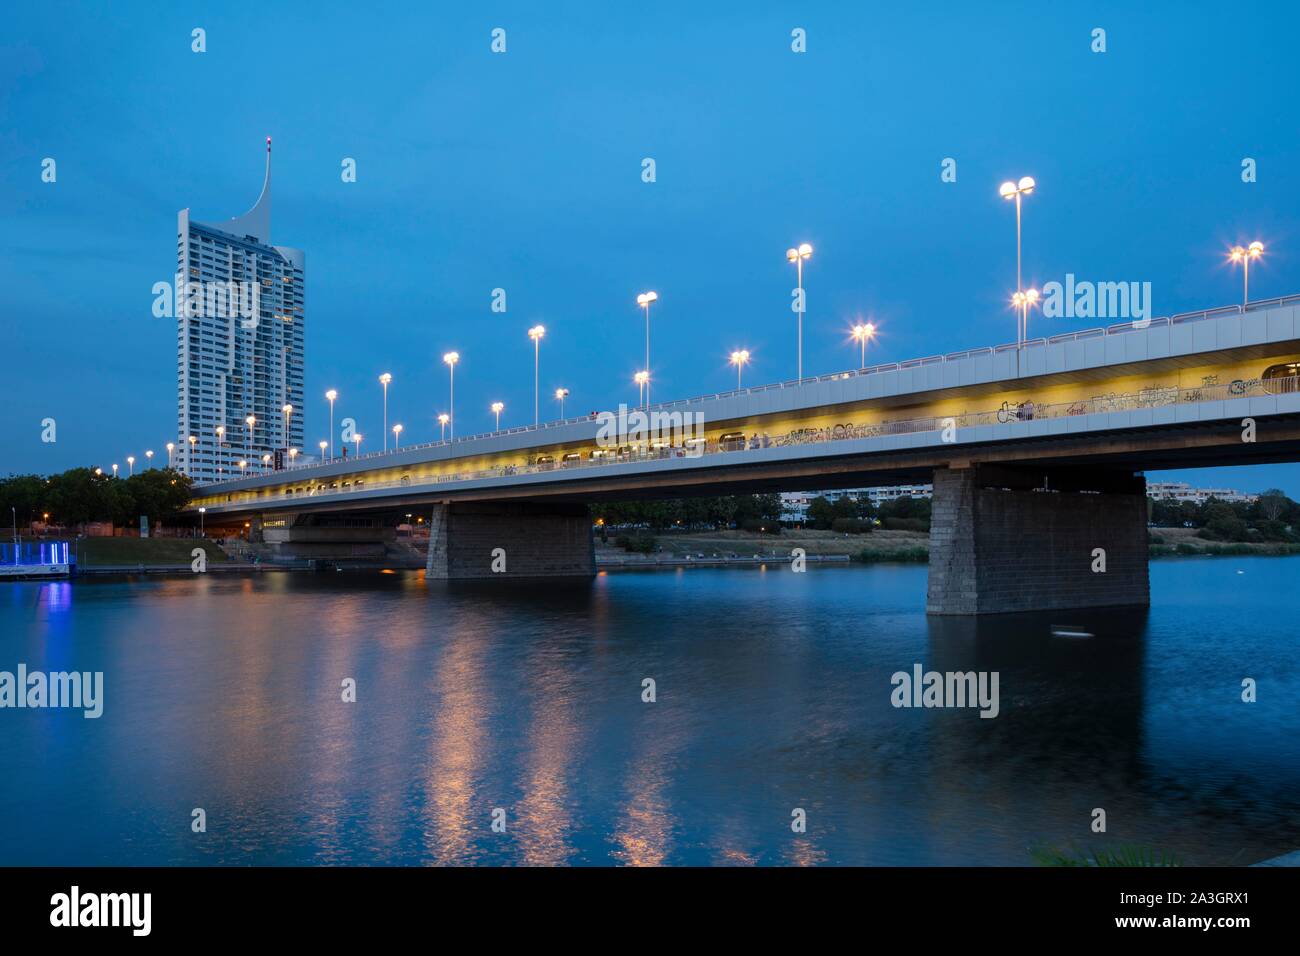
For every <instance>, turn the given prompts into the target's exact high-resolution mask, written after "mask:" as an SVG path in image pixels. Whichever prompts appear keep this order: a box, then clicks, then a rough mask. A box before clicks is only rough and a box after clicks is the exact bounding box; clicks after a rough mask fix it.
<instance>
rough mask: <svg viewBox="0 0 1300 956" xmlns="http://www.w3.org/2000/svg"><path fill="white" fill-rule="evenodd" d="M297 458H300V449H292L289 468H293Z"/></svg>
mask: <svg viewBox="0 0 1300 956" xmlns="http://www.w3.org/2000/svg"><path fill="white" fill-rule="evenodd" d="M297 457H298V449H296V448H290V449H289V467H290V468H292V467H293V466H294V460H295V459H296V458H297Z"/></svg>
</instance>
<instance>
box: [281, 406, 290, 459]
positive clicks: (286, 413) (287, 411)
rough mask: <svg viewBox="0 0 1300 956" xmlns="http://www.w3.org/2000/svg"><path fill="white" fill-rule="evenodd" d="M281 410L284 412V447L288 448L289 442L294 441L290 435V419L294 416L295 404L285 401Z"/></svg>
mask: <svg viewBox="0 0 1300 956" xmlns="http://www.w3.org/2000/svg"><path fill="white" fill-rule="evenodd" d="M280 411H282V412H284V447H285V448H288V447H289V442H290V441H292V439H291V438H290V437H289V420H290V419H291V418H293V406H292V405H290V404H289V403H288V402H285V403H284V405H283V406H282V407H281V408H280Z"/></svg>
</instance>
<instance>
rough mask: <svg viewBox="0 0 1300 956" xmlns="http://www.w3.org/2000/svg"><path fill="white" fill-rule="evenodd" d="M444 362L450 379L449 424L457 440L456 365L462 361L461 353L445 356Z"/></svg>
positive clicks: (452, 435) (448, 379)
mask: <svg viewBox="0 0 1300 956" xmlns="http://www.w3.org/2000/svg"><path fill="white" fill-rule="evenodd" d="M442 360H443V361H444V362H446V363H447V371H448V378H447V382H448V397H449V402H448V408H449V409H450V411H451V414H449V415H448V416H447V422H448V423H449V424H450V425H451V437H452V438H455V437H456V421H455V416H456V363H457V362H459V361H460V353H459V352H448V353H447V354H446V355H444V356H443V357H442Z"/></svg>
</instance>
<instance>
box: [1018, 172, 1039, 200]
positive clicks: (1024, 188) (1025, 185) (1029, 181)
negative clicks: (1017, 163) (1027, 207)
mask: <svg viewBox="0 0 1300 956" xmlns="http://www.w3.org/2000/svg"><path fill="white" fill-rule="evenodd" d="M1037 185H1038V184H1037V183H1036V182H1034V177H1033V176H1021V177H1020V182H1018V183H1016V188H1017V189H1018V190H1019V191H1020V192H1022V193H1024V194H1025V195H1026V196H1028V195H1029V194H1030V193H1031V192H1033V191H1034V187H1035V186H1037Z"/></svg>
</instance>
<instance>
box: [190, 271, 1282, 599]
mask: <svg viewBox="0 0 1300 956" xmlns="http://www.w3.org/2000/svg"><path fill="white" fill-rule="evenodd" d="M1298 382H1300V296H1289V297H1286V298H1282V299H1274V300H1269V301H1264V302H1256V303H1251V304H1250V305H1249V306H1247V307H1241V306H1231V307H1226V308H1222V309H1213V310H1208V311H1203V312H1196V313H1187V314H1183V315H1176V316H1171V317H1167V318H1157V319H1151V320H1149V322H1137V323H1133V322H1127V323H1121V324H1118V325H1112V326H1110V327H1107V328H1096V329H1087V330H1084V331H1080V332H1071V333H1067V334H1064V335H1057V336H1053V337H1051V338H1045V339H1043V338H1040V339H1034V340H1030V341H1029V342H1027V343H1024V345H1023V346H1022V347H1019V348H1018V347H1017V346H1015V345H1006V346H999V347H992V348H979V349H972V350H969V351H965V352H957V353H951V354H947V355H936V356H931V357H928V358H921V359H915V360H912V361H907V362H899V363H891V364H887V365H878V366H874V367H870V368H862V369H855V370H850V371H847V372H838V373H835V374H831V375H823V376H819V377H815V378H807V379H803V380H800V381H792V382H783V383H777V384H772V385H764V386H757V387H752V388H743V389H737V390H734V391H730V392H723V393H719V394H715V395H709V396H704V397H700V398H694V399H689V400H685V401H677V402H668V403H664V404H660V405H655V406H651V407H650V408H649V409H646V410H645V411H646V412H647V415H646V416H645V417H646V419H649V421H643V420H641V419H639V418H638V417H637V416H636V415H635V414H630V415H623V416H619V417H618V418H617V419H614V418H613V417H612V416H610V415H602V416H598V417H594V416H583V417H578V418H569V419H566V420H563V421H557V422H550V423H546V424H542V425H537V426H527V427H520V428H512V429H509V430H504V431H500V432H493V433H490V434H484V435H475V436H469V437H462V438H457V439H454V440H448V441H439V442H431V443H429V444H424V445H416V446H411V447H407V448H402V449H400V450H394V451H389V452H386V453H385V452H372V453H370V454H367V455H363V456H360V457H357V458H353V459H351V460H335V461H331V462H326V463H321V464H312V465H304V466H298V467H296V468H291V469H287V470H282V471H277V472H273V473H271V474H266V475H259V476H253V477H246V478H241V479H238V480H232V481H224V482H219V483H215V484H209V485H204V486H201V487H200V488H198V489H197V490H196V495H195V498H194V500H193V501H192V502H191V504H190V512H191V513H192V514H193V515H194V516H196V517H197V512H198V510H199V509H200V508H202V509H203V513H204V516H205V519H206V521H207V522H208V525H209V526H214V527H219V526H222V525H238V526H242V525H243V524H245V523H247V524H248V525H249V526H250V528H251V529H252V533H253V535H254V536H255V537H259V538H261V539H262V540H264V541H265V542H267V544H268V545H271V546H274V547H277V548H280V549H282V550H285V551H286V552H294V553H297V554H299V555H305V554H311V553H313V552H314V551H316V552H319V550H320V549H323V548H326V547H328V546H337V545H339V544H344V545H346V544H347V543H348V542H359V541H370V540H376V539H377V536H380V537H381V536H382V535H384V534H385V533H386V534H388V535H390V536H391V534H392V526H393V525H394V524H396V521H397V519H398V517H399V516H403V515H407V514H414V513H418V514H420V515H422V516H426V515H427V516H428V519H429V526H430V545H429V557H428V564H427V568H426V570H427V574H428V576H429V577H430V578H445V579H461V578H496V579H502V578H505V579H509V578H518V577H525V578H536V577H550V576H589V575H591V574H593V573H594V567H595V565H594V554H593V544H592V533H591V520H590V517H589V512H588V510H587V505H588V503H591V502H599V501H604V500H614V499H637V498H647V497H687V496H692V495H716V494H731V493H749V492H762V491H776V490H800V489H803V490H807V489H819V488H834V487H853V486H861V485H879V484H892V483H900V482H918V481H927V482H932V483H933V485H934V500H933V517H932V527H931V532H930V536H931V557H930V583H929V595H928V601H927V609H928V610H929V611H931V612H932V613H936V614H981V613H996V612H1005V611H1016V610H1033V609H1048V608H1074V607H1097V606H1120V605H1142V604H1146V603H1148V602H1149V586H1148V579H1147V531H1146V522H1147V506H1146V497H1145V478H1144V477H1143V472H1144V471H1145V470H1151V469H1165V468H1174V467H1198V466H1206V465H1225V464H1253V463H1266V462H1282V461H1295V460H1298V459H1300V388H1298V387H1297V383H1298ZM656 422H657V423H658V424H659V425H660V426H661V427H660V429H658V430H656V429H655V428H653V427H649V426H651V425H654V424H655V423H656ZM665 423H667V428H666V429H665V428H663V427H662V426H664V424H665ZM624 426H625V427H624ZM385 529H387V530H385ZM503 556H504V561H502V560H501V558H502V557H503ZM494 562H495V565H496V567H495V569H494ZM503 563H504V567H505V569H506V570H504V571H502V570H501V566H502V564H503Z"/></svg>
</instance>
